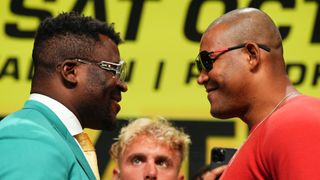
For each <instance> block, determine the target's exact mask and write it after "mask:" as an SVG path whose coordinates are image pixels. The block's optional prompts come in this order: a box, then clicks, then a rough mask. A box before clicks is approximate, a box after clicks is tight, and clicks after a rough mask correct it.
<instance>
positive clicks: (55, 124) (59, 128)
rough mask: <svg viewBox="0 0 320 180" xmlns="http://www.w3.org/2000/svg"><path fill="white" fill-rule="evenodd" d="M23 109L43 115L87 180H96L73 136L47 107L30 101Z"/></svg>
mask: <svg viewBox="0 0 320 180" xmlns="http://www.w3.org/2000/svg"><path fill="white" fill-rule="evenodd" d="M24 109H34V110H36V111H39V112H40V113H41V114H43V115H44V116H45V117H46V118H47V120H48V121H49V123H50V124H51V125H52V127H53V128H54V129H55V130H56V131H57V132H58V134H59V135H60V136H61V137H62V138H63V139H64V140H65V141H66V142H67V144H68V146H69V147H70V149H71V150H72V151H73V153H74V155H75V157H76V159H77V161H78V162H79V164H80V166H81V167H82V169H83V170H84V172H85V173H86V174H87V176H88V177H89V179H96V178H95V176H94V174H93V172H92V170H91V167H90V165H89V164H88V161H87V159H86V157H85V156H84V154H83V152H82V150H81V149H80V147H79V145H78V144H77V142H76V141H75V140H74V138H73V136H71V134H70V133H69V131H68V130H67V128H66V127H65V126H64V125H63V123H62V122H61V120H60V119H59V118H58V116H56V114H54V112H53V111H51V110H50V109H49V108H48V107H47V106H45V105H43V104H42V103H40V102H37V101H32V100H28V101H27V102H26V103H25V105H24Z"/></svg>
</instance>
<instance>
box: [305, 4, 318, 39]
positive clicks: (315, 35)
mask: <svg viewBox="0 0 320 180" xmlns="http://www.w3.org/2000/svg"><path fill="white" fill-rule="evenodd" d="M306 2H315V3H317V5H318V8H317V16H316V18H315V22H314V27H313V33H312V37H311V42H312V43H319V42H320V1H319V0H306Z"/></svg>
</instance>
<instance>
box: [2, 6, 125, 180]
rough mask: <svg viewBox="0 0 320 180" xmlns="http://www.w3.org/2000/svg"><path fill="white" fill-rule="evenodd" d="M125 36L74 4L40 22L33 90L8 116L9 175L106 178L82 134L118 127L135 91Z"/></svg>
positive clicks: (5, 155)
mask: <svg viewBox="0 0 320 180" xmlns="http://www.w3.org/2000/svg"><path fill="white" fill-rule="evenodd" d="M120 42H121V39H120V37H119V34H118V33H116V32H115V31H114V29H113V26H108V25H106V24H105V23H103V22H100V21H98V20H95V19H93V18H91V17H86V16H81V15H78V14H77V13H73V12H72V13H61V14H60V15H59V16H57V17H55V18H47V19H45V20H44V21H43V22H42V23H41V24H40V26H39V29H38V31H37V34H36V37H35V42H34V48H33V54H32V57H33V64H34V76H33V79H32V86H31V95H30V98H29V99H28V100H27V101H26V103H25V105H24V107H23V108H22V109H21V110H19V111H17V112H14V113H12V114H10V115H8V116H7V117H6V118H4V119H3V120H2V121H1V122H0V177H1V179H32V180H37V179H50V180H52V179H59V180H61V179H77V180H79V179H99V174H95V173H94V168H93V167H92V164H91V163H90V162H89V161H88V160H87V159H89V158H88V157H87V156H86V154H85V153H84V150H83V149H81V147H80V144H79V143H78V142H77V141H76V139H75V137H74V136H75V135H77V134H80V133H82V132H83V128H91V129H98V130H111V129H113V128H114V127H115V124H116V114H117V113H118V112H119V111H120V106H119V101H121V92H125V91H127V85H126V83H125V82H124V77H125V63H124V61H122V60H121V59H120V54H119V50H118V47H117V46H118V44H119V43H120Z"/></svg>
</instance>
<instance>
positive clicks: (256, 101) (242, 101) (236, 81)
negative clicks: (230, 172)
mask: <svg viewBox="0 0 320 180" xmlns="http://www.w3.org/2000/svg"><path fill="white" fill-rule="evenodd" d="M241 43H246V46H245V47H244V48H241V49H237V50H233V51H229V52H227V53H225V54H223V55H221V56H220V57H219V58H218V59H217V61H216V62H215V63H214V64H213V69H212V70H210V71H209V72H205V71H202V72H201V73H200V75H199V77H198V83H199V84H200V85H204V87H205V88H206V91H207V92H208V100H209V101H210V104H211V114H212V115H213V116H215V117H218V118H223V119H224V118H233V117H239V118H241V119H242V120H243V121H244V122H245V123H246V124H247V125H248V126H249V128H250V129H251V128H252V127H253V126H255V125H257V124H258V123H259V122H261V121H262V120H263V119H264V118H265V117H266V116H267V115H268V114H269V113H270V112H271V111H272V110H273V109H274V108H275V106H276V105H277V104H278V103H279V102H280V101H281V100H282V99H283V98H284V97H285V96H286V95H287V94H289V93H292V92H297V91H296V90H295V88H294V87H293V85H292V84H291V83H290V80H289V78H288V76H287V74H286V72H285V65H284V59H283V50H282V43H281V37H280V33H279V32H278V30H277V27H276V26H275V25H274V24H273V22H272V20H271V19H270V18H269V17H268V16H267V15H266V14H265V13H263V12H261V11H259V10H257V9H253V8H246V9H238V10H234V11H231V12H229V13H227V14H225V15H223V16H222V17H220V18H219V19H217V20H216V21H215V22H213V23H212V24H211V25H210V26H209V28H208V29H207V31H206V32H205V33H204V34H203V36H202V39H201V43H200V52H201V51H204V50H206V51H209V52H210V51H215V50H217V49H222V48H226V47H231V46H235V45H238V44H241ZM257 43H260V44H265V45H267V46H268V47H270V48H271V52H267V51H265V50H263V49H261V48H259V47H258V45H257ZM219 172H220V173H222V171H219ZM211 173H212V172H211ZM210 177H211V178H212V176H210Z"/></svg>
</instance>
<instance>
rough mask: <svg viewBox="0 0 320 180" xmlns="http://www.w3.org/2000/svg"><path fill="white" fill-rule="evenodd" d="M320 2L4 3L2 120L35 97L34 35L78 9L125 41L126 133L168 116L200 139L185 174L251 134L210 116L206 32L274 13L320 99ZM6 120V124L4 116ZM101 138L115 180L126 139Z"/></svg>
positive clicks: (302, 80)
mask: <svg viewBox="0 0 320 180" xmlns="http://www.w3.org/2000/svg"><path fill="white" fill-rule="evenodd" d="M319 5H320V2H319V1H317V0H252V1H249V0H239V1H236V0H1V1H0V25H1V28H0V116H1V117H4V116H5V115H7V114H8V113H10V112H13V111H16V110H18V109H19V108H21V106H22V105H23V103H24V101H25V100H26V99H27V98H28V96H29V90H30V79H31V76H32V63H31V52H32V46H33V36H34V33H35V31H36V29H37V27H38V25H39V23H40V21H41V20H43V19H44V18H45V17H48V16H56V15H57V14H58V13H60V12H67V11H71V10H75V11H79V12H81V13H83V14H85V15H92V16H94V17H96V18H97V19H100V20H102V21H106V22H107V23H111V22H114V23H115V28H116V30H117V31H119V32H120V33H121V37H122V38H123V39H124V40H125V43H124V44H122V45H120V46H119V48H120V52H121V57H122V58H123V59H125V60H126V61H127V62H128V64H129V76H128V81H127V82H128V86H129V91H128V92H127V93H125V94H123V101H122V102H121V106H122V110H121V112H120V114H119V116H118V117H119V127H121V126H122V125H123V124H125V123H126V122H127V121H126V120H128V119H134V118H136V117H141V116H163V117H165V118H167V119H169V120H171V121H173V122H174V123H175V124H176V125H177V126H179V127H184V128H185V130H186V132H188V133H190V134H191V136H192V141H193V144H192V145H191V147H190V155H189V158H188V159H187V161H186V162H185V163H184V166H183V172H184V173H185V174H186V176H187V177H188V174H194V173H195V171H196V170H197V169H199V168H200V167H201V166H202V165H204V164H205V163H209V158H210V150H211V148H212V147H213V146H228V147H238V146H240V145H241V143H242V142H243V141H244V139H245V138H246V136H247V128H246V126H245V124H244V123H242V122H241V121H240V120H238V119H230V120H217V119H214V118H212V117H211V116H210V113H209V108H210V106H209V102H208V101H207V99H206V93H205V90H204V88H203V87H200V86H198V85H197V83H196V76H197V71H196V68H195V67H194V65H193V59H194V58H195V57H196V56H197V54H198V50H199V40H200V38H201V34H202V33H203V32H204V31H205V29H206V28H207V26H208V25H209V24H210V23H211V22H212V21H213V20H214V19H215V18H217V17H219V16H220V15H222V14H224V13H225V12H227V11H230V10H232V9H235V8H241V7H249V6H250V7H256V8H259V9H261V10H263V11H265V12H266V13H268V14H269V15H270V16H271V17H272V18H273V19H274V21H275V23H276V24H277V26H278V27H279V29H280V31H281V34H282V37H283V39H284V49H285V59H286V63H287V72H288V75H289V77H290V79H291V80H292V82H293V83H294V84H295V86H296V87H297V88H298V89H299V90H300V91H301V92H303V93H304V94H307V95H311V96H317V97H320V94H319V90H318V89H319V79H320V58H319V52H320V46H319V45H320V11H319V7H320V6H319ZM1 117H0V118H1ZM87 131H88V132H89V134H90V136H91V137H92V138H93V139H94V140H95V142H96V146H97V151H98V157H99V164H100V172H101V173H102V174H103V177H104V179H110V175H111V170H112V168H113V166H114V163H113V162H112V161H111V160H110V159H109V156H108V148H109V147H110V144H111V143H112V141H113V139H112V138H113V137H114V136H115V135H116V134H117V133H118V132H117V131H114V132H100V131H92V130H87Z"/></svg>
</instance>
